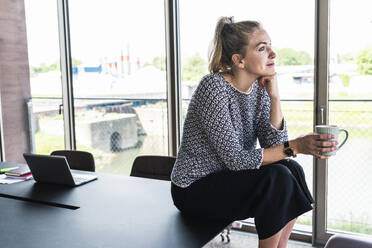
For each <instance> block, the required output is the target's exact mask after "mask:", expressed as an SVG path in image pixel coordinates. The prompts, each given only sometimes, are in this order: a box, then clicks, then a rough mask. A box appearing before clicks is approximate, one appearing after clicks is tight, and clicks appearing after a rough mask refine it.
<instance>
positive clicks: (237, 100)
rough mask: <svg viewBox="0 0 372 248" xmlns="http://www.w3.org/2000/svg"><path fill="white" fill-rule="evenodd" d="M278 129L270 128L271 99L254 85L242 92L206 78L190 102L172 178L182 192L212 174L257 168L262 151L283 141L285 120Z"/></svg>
mask: <svg viewBox="0 0 372 248" xmlns="http://www.w3.org/2000/svg"><path fill="white" fill-rule="evenodd" d="M282 127H283V128H282V130H278V129H276V128H275V127H274V126H273V125H271V123H270V97H269V95H268V94H267V92H266V90H265V89H260V88H259V86H258V83H257V82H255V83H254V85H253V87H252V90H251V92H249V93H243V92H241V91H239V90H238V89H236V88H235V87H234V86H232V85H231V84H230V83H229V82H228V81H226V79H225V78H224V77H223V76H222V75H220V74H208V75H206V76H204V77H203V79H202V80H201V82H200V84H199V86H198V88H197V89H196V91H195V93H194V95H193V97H192V99H191V101H190V104H189V108H188V112H187V116H186V119H185V124H184V130H183V137H182V143H181V146H180V150H179V153H178V156H177V160H176V163H175V165H174V168H173V171H172V175H171V180H172V182H173V183H174V184H176V185H177V186H179V187H183V188H185V187H187V186H189V185H190V184H191V183H193V182H195V181H196V180H198V179H200V178H202V177H205V176H206V175H208V174H211V173H213V172H217V171H221V170H226V169H229V170H246V169H258V168H259V167H260V165H261V164H262V156H263V155H262V153H263V148H268V147H272V146H275V145H278V144H282V143H283V142H284V141H285V140H288V133H287V128H286V123H285V120H284V119H283V123H282ZM257 138H258V140H259V142H260V146H261V148H258V149H256V144H257Z"/></svg>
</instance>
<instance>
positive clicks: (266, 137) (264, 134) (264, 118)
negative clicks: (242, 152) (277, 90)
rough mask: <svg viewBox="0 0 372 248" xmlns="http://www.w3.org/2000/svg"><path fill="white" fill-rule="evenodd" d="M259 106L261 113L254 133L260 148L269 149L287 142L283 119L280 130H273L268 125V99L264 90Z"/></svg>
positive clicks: (271, 126)
mask: <svg viewBox="0 0 372 248" xmlns="http://www.w3.org/2000/svg"><path fill="white" fill-rule="evenodd" d="M260 106H261V111H260V115H259V118H258V123H257V125H256V127H257V129H256V133H257V137H258V140H259V142H260V146H261V147H262V148H269V147H273V146H275V145H279V144H282V143H284V141H286V140H288V131H287V125H286V121H285V119H284V118H283V121H282V129H281V130H279V129H277V128H275V127H274V126H273V125H272V124H271V123H270V97H269V95H268V94H267V92H266V91H265V90H264V89H263V90H262V98H261V105H260Z"/></svg>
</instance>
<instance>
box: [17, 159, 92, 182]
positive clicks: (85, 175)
mask: <svg viewBox="0 0 372 248" xmlns="http://www.w3.org/2000/svg"><path fill="white" fill-rule="evenodd" d="M23 157H24V158H25V160H26V162H27V165H28V167H29V168H30V170H31V173H32V176H33V178H34V179H35V181H37V182H41V183H54V184H64V185H69V186H78V185H82V184H84V183H88V182H90V181H93V180H96V179H97V175H96V174H94V172H85V171H84V172H83V171H78V170H70V166H69V165H68V162H67V160H66V158H65V157H64V156H55V155H38V154H31V153H24V154H23Z"/></svg>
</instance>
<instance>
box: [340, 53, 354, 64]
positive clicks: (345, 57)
mask: <svg viewBox="0 0 372 248" xmlns="http://www.w3.org/2000/svg"><path fill="white" fill-rule="evenodd" d="M337 63H339V64H354V63H355V58H354V56H353V55H352V54H350V53H345V54H337Z"/></svg>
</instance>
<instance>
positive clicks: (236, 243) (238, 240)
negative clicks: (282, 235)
mask: <svg viewBox="0 0 372 248" xmlns="http://www.w3.org/2000/svg"><path fill="white" fill-rule="evenodd" d="M230 239H231V241H230V243H226V242H221V237H220V236H216V237H215V238H214V239H212V240H211V241H210V242H209V243H208V244H206V245H205V246H204V247H203V248H243V247H244V248H257V247H258V239H257V235H256V234H252V233H247V232H241V231H235V230H232V231H231V234H230ZM309 247H312V246H311V244H308V243H303V242H299V241H292V240H290V241H289V242H288V246H287V248H309Z"/></svg>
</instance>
